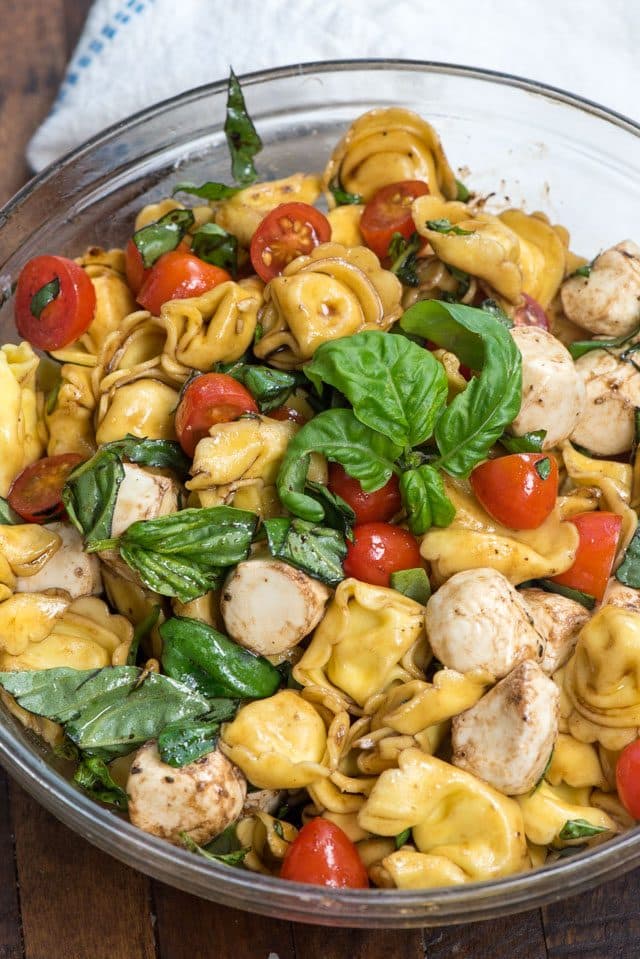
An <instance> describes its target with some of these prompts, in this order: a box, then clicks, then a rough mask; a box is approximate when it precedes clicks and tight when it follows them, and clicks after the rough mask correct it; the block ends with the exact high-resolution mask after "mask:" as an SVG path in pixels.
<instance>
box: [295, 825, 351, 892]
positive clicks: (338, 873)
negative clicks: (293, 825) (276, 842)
mask: <svg viewBox="0 0 640 959" xmlns="http://www.w3.org/2000/svg"><path fill="white" fill-rule="evenodd" d="M280 878H281V879H290V880H292V881H293V882H307V883H311V884H312V885H314V886H332V887H333V888H334V889H366V888H367V887H368V885H369V879H368V877H367V870H366V869H365V866H364V863H363V862H362V859H361V858H360V856H359V854H358V850H357V849H356V847H355V846H354V844H353V843H352V842H351V840H350V839H349V837H348V836H347V834H346V833H345V832H343V830H342V829H340V827H339V826H336V824H335V823H332V822H330V821H329V820H328V819H322V818H321V817H319V818H318V819H312V820H311V822H308V823H306V825H304V826H303V827H302V829H301V830H300V832H299V833H298V835H297V836H296V838H295V839H294V841H293V842H292V843H291V845H290V846H289V849H288V850H287V854H286V856H285V857H284V862H283V863H282V869H281V870H280Z"/></svg>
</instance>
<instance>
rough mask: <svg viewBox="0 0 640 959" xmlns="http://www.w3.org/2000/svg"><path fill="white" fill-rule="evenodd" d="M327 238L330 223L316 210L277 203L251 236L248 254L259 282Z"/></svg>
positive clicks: (266, 280) (272, 276) (295, 204)
mask: <svg viewBox="0 0 640 959" xmlns="http://www.w3.org/2000/svg"><path fill="white" fill-rule="evenodd" d="M330 239H331V224H330V223H329V221H328V220H327V218H326V216H324V214H323V213H321V212H320V210H316V208H315V207H314V206H310V204H308V203H281V204H280V206H277V207H276V208H275V209H274V210H272V211H271V213H267V215H266V216H265V218H264V220H263V221H262V223H261V224H260V226H259V227H258V229H257V230H256V232H255V233H254V234H253V237H252V239H251V247H250V249H249V255H250V257H251V262H252V264H253V268H254V270H255V271H256V273H257V274H258V276H259V277H260V279H261V280H264V282H265V283H268V282H269V280H272V279H273V278H274V276H278V275H279V274H280V273H282V271H283V270H284V268H285V266H286V265H287V263H291V261H292V260H295V259H296V257H298V256H304V255H305V254H308V253H311V251H312V250H313V249H314V247H316V246H318V244H320V243H326V242H327V240H330Z"/></svg>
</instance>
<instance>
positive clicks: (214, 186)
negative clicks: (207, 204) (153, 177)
mask: <svg viewBox="0 0 640 959" xmlns="http://www.w3.org/2000/svg"><path fill="white" fill-rule="evenodd" d="M241 189H242V187H239V186H227V185H226V184H225V183H214V182H213V181H212V180H207V182H206V183H202V184H201V185H200V186H196V184H195V183H176V185H175V186H174V188H173V190H172V191H171V195H172V196H175V195H176V193H189V194H191V196H197V197H200V199H201V200H210V201H213V202H215V201H217V200H230V199H231V197H232V196H235V195H236V193H240V190H241Z"/></svg>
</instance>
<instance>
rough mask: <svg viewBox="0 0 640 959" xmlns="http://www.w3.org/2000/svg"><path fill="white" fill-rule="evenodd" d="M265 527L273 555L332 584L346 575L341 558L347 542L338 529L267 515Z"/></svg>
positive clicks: (335, 584) (345, 551) (344, 554)
mask: <svg viewBox="0 0 640 959" xmlns="http://www.w3.org/2000/svg"><path fill="white" fill-rule="evenodd" d="M264 529H265V532H266V534H267V545H268V546H269V552H270V553H271V555H272V556H275V557H277V558H278V559H282V560H284V561H285V562H287V563H290V564H291V566H295V567H296V569H301V570H302V571H303V572H304V573H308V574H309V576H313V577H314V578H315V579H319V580H321V582H323V583H327V584H328V585H329V586H337V584H338V583H340V582H341V581H342V580H343V579H344V570H343V568H342V562H343V560H344V558H345V556H346V555H347V544H346V542H345V539H344V536H343V535H342V534H341V533H339V532H338V531H337V530H335V529H328V528H327V527H326V526H314V524H313V523H307V522H305V521H304V520H302V519H267V520H265V521H264Z"/></svg>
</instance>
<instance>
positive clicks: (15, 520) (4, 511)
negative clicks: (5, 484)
mask: <svg viewBox="0 0 640 959" xmlns="http://www.w3.org/2000/svg"><path fill="white" fill-rule="evenodd" d="M23 523H24V520H23V518H22V517H21V516H18V514H17V513H16V511H15V510H13V509H11V507H10V506H9V503H8V501H7V500H6V499H4V497H3V496H0V526H21V525H22V524H23Z"/></svg>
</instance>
